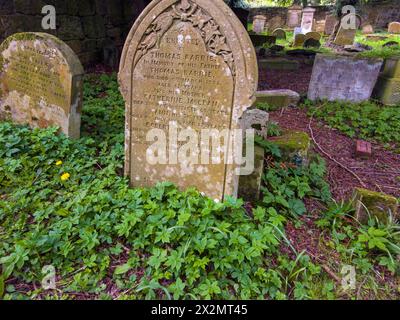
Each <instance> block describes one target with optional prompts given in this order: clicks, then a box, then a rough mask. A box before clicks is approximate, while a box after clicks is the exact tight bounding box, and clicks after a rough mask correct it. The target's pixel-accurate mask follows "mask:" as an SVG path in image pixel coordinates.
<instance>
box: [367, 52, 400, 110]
mask: <svg viewBox="0 0 400 320" xmlns="http://www.w3.org/2000/svg"><path fill="white" fill-rule="evenodd" d="M372 95H373V97H374V98H376V99H378V100H379V101H380V102H382V103H383V104H385V105H390V106H396V105H400V58H398V57H397V58H396V57H392V58H388V59H386V60H385V66H384V68H383V70H382V72H381V74H380V75H379V78H378V81H377V83H376V85H375V88H374V92H373V94H372Z"/></svg>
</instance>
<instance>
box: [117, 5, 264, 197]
mask: <svg viewBox="0 0 400 320" xmlns="http://www.w3.org/2000/svg"><path fill="white" fill-rule="evenodd" d="M119 82H120V88H121V92H122V94H123V96H124V99H125V101H126V111H127V113H126V134H125V136H126V143H125V146H126V152H125V161H126V162H125V174H126V175H127V176H128V177H129V178H130V182H131V185H132V186H152V185H154V184H156V183H157V182H160V181H171V182H173V183H175V184H176V185H178V186H179V187H180V188H188V187H191V186H194V187H196V188H197V189H198V190H200V191H202V192H204V193H205V194H206V195H208V196H210V197H212V198H213V199H216V200H219V201H220V200H221V199H222V198H224V196H226V195H232V196H237V190H238V181H239V178H238V174H239V173H240V172H239V170H236V169H239V168H238V166H237V165H230V164H228V165H225V164H224V163H223V162H224V161H223V159H221V158H220V157H219V160H222V163H221V164H209V165H207V164H205V165H196V164H193V163H192V162H191V161H188V162H187V163H182V162H181V163H179V164H155V165H152V164H151V163H150V162H149V161H146V160H148V158H147V155H148V153H147V152H148V148H149V147H150V145H151V144H152V143H149V142H146V135H147V134H148V133H149V130H151V129H155V128H157V129H161V130H162V131H163V132H165V133H166V135H167V137H166V140H167V143H168V144H171V145H170V148H169V149H170V150H169V151H171V152H169V153H173V151H174V149H175V148H174V146H175V147H176V143H174V139H169V134H168V131H169V130H171V129H172V130H173V125H176V126H177V127H178V131H181V130H182V129H187V128H189V127H190V128H192V130H194V131H195V132H196V133H197V134H198V135H200V131H201V130H203V129H216V130H224V129H238V130H240V118H241V116H242V114H243V112H244V111H245V110H247V109H248V108H249V107H251V106H252V105H253V103H254V101H255V97H254V94H255V91H256V88H257V84H258V67H257V60H256V53H255V50H254V47H253V45H252V43H251V40H250V37H249V35H248V33H247V31H246V30H245V29H244V28H243V26H242V24H241V23H240V21H239V19H238V18H237V17H236V16H235V15H234V14H233V12H232V11H231V9H230V8H229V7H228V6H227V5H226V4H225V3H223V2H222V1H214V0H196V1H194V0H189V1H187V0H182V1H179V2H176V1H175V0H161V1H154V2H152V3H151V4H150V5H149V6H148V7H147V8H146V9H145V10H144V11H143V13H142V14H141V15H140V17H139V18H138V20H137V21H136V22H135V24H134V26H133V28H132V30H131V32H130V34H129V36H128V39H127V41H126V44H125V47H124V51H123V54H122V59H121V64H120V72H119ZM171 122H172V123H171ZM185 140H186V138H185ZM206 149H207V148H206ZM168 158H169V159H168V160H169V161H168V162H167V163H171V162H173V161H174V157H171V158H170V157H168Z"/></svg>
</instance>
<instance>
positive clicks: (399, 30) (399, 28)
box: [388, 22, 400, 34]
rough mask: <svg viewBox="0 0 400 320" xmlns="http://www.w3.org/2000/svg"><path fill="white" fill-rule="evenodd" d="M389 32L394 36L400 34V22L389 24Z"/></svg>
mask: <svg viewBox="0 0 400 320" xmlns="http://www.w3.org/2000/svg"><path fill="white" fill-rule="evenodd" d="M388 32H389V33H394V34H400V22H391V23H389V27H388Z"/></svg>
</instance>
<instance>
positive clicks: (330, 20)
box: [324, 14, 338, 36]
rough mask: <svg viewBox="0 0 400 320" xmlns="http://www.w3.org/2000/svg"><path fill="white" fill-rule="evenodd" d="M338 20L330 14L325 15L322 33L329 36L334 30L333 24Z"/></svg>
mask: <svg viewBox="0 0 400 320" xmlns="http://www.w3.org/2000/svg"><path fill="white" fill-rule="evenodd" d="M337 22H338V19H337V18H336V17H335V16H334V15H332V14H330V15H327V16H326V21H325V30H324V33H325V34H326V35H328V36H330V35H331V34H332V33H333V32H334V31H335V26H336V23H337Z"/></svg>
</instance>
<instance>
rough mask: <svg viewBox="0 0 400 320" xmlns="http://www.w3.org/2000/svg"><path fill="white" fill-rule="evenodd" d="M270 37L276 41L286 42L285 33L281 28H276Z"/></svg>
mask: <svg viewBox="0 0 400 320" xmlns="http://www.w3.org/2000/svg"><path fill="white" fill-rule="evenodd" d="M272 35H273V36H274V37H276V38H277V39H285V40H286V32H285V30H283V29H282V28H277V29H275V30H274V31H273V32H272Z"/></svg>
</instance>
